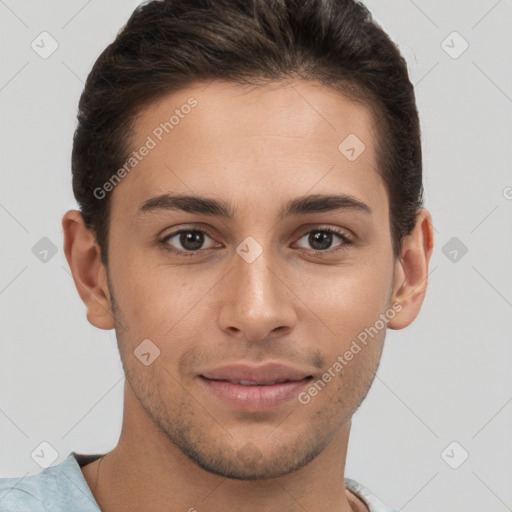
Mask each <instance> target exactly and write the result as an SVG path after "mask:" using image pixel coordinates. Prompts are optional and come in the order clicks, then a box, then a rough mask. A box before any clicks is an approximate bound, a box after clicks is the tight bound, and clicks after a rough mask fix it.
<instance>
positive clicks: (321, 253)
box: [159, 228, 353, 257]
mask: <svg viewBox="0 0 512 512" xmlns="http://www.w3.org/2000/svg"><path fill="white" fill-rule="evenodd" d="M313 232H317V233H332V234H334V235H336V236H338V237H340V238H341V240H342V241H343V244H342V245H341V246H338V247H337V248H334V249H326V250H325V251H319V250H316V249H313V250H311V251H308V252H309V253H310V254H313V255H314V256H320V257H322V256H325V255H326V254H332V253H333V252H336V251H342V250H345V249H347V248H348V246H350V245H352V244H353V241H352V240H351V239H350V238H348V237H347V235H345V234H344V233H342V232H340V231H338V230H336V229H333V228H322V229H311V230H309V231H306V233H304V234H303V235H302V236H301V237H300V238H303V237H304V235H307V234H309V233H313ZM181 233H202V234H204V235H207V236H208V237H210V238H212V239H213V237H212V236H211V235H210V234H209V233H208V232H207V231H205V230H204V229H199V228H196V229H180V230H179V231H175V232H174V233H170V234H169V235H166V236H165V237H164V238H162V239H161V240H160V241H159V243H160V244H161V246H162V248H163V249H164V250H165V251H167V252H168V253H172V254H175V255H177V256H185V257H194V256H198V255H199V253H200V252H202V251H205V250H207V251H208V250H210V249H198V250H197V251H187V252H183V251H177V250H176V249H172V248H171V247H170V246H169V244H168V243H167V241H168V240H169V239H170V238H173V237H175V236H176V235H179V234H181Z"/></svg>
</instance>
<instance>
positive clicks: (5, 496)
mask: <svg viewBox="0 0 512 512" xmlns="http://www.w3.org/2000/svg"><path fill="white" fill-rule="evenodd" d="M56 491H57V484H56V480H55V475H54V474H53V473H52V472H49V471H47V470H44V471H43V472H41V473H39V474H37V475H26V476H22V477H14V478H0V511H2V512H4V511H9V512H10V511H12V512H49V511H53V510H57V509H55V508H53V509H52V508H51V507H49V501H48V500H49V498H51V496H52V495H53V496H54V495H55V494H56Z"/></svg>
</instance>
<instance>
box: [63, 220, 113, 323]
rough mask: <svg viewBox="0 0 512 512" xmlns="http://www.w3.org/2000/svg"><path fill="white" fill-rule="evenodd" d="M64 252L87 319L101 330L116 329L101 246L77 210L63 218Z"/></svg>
mask: <svg viewBox="0 0 512 512" xmlns="http://www.w3.org/2000/svg"><path fill="white" fill-rule="evenodd" d="M62 228H63V230H64V253H65V254H66V259H67V260H68V265H69V268H70V269H71V274H72V275H73V280H74V281H75V286H76V289H77V290H78V294H79V295H80V298H81V299H82V301H83V302H84V304H85V306H86V308H87V314H86V315H87V320H88V321H89V323H91V324H92V325H94V326H95V327H98V328H99V329H114V327H115V321H114V314H113V311H112V307H111V302H110V294H109V290H108V281H107V271H106V269H105V266H104V265H103V263H102V262H101V259H100V254H101V253H100V248H99V246H98V244H97V242H96V238H95V237H94V235H93V233H92V232H91V230H89V229H88V228H87V227H86V225H85V223H84V220H83V217H82V214H81V213H80V212H79V211H78V210H69V211H68V212H66V213H65V214H64V217H63V218H62Z"/></svg>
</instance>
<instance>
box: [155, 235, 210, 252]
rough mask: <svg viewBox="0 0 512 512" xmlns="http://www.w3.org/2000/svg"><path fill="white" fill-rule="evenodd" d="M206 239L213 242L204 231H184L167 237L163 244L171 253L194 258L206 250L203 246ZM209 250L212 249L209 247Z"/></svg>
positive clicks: (162, 241)
mask: <svg viewBox="0 0 512 512" xmlns="http://www.w3.org/2000/svg"><path fill="white" fill-rule="evenodd" d="M206 238H209V239H210V240H212V239H211V237H210V236H209V235H208V233H206V231H203V230H202V229H182V230H180V231H176V232H175V233H171V234H170V235H167V236H166V237H164V238H163V239H162V240H161V243H162V244H163V246H164V248H165V249H166V250H168V251H170V252H174V253H177V254H183V255H185V256H192V255H193V254H194V252H197V251H200V250H201V249H204V247H203V244H204V243H205V239H206ZM171 241H172V243H171ZM173 247H174V248H173ZM209 248H211V247H207V249H209ZM187 253H189V254H187Z"/></svg>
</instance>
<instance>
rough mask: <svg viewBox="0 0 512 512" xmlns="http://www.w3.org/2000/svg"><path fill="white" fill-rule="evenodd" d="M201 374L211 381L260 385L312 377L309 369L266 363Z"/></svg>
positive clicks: (236, 365) (207, 371)
mask: <svg viewBox="0 0 512 512" xmlns="http://www.w3.org/2000/svg"><path fill="white" fill-rule="evenodd" d="M199 373H200V375H201V376H202V377H206V378H207V379H211V380H231V381H240V380H249V381H254V382H257V383H258V384H272V383H274V382H275V381H276V380H291V381H298V380H302V379H304V378H305V377H308V376H310V375H312V373H311V370H309V369H300V368H293V367H291V366H287V365H285V364H281V363H266V364H263V365H259V366H251V365H248V364H229V365H225V366H221V367H218V368H214V369H209V370H203V371H201V372H199Z"/></svg>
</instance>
